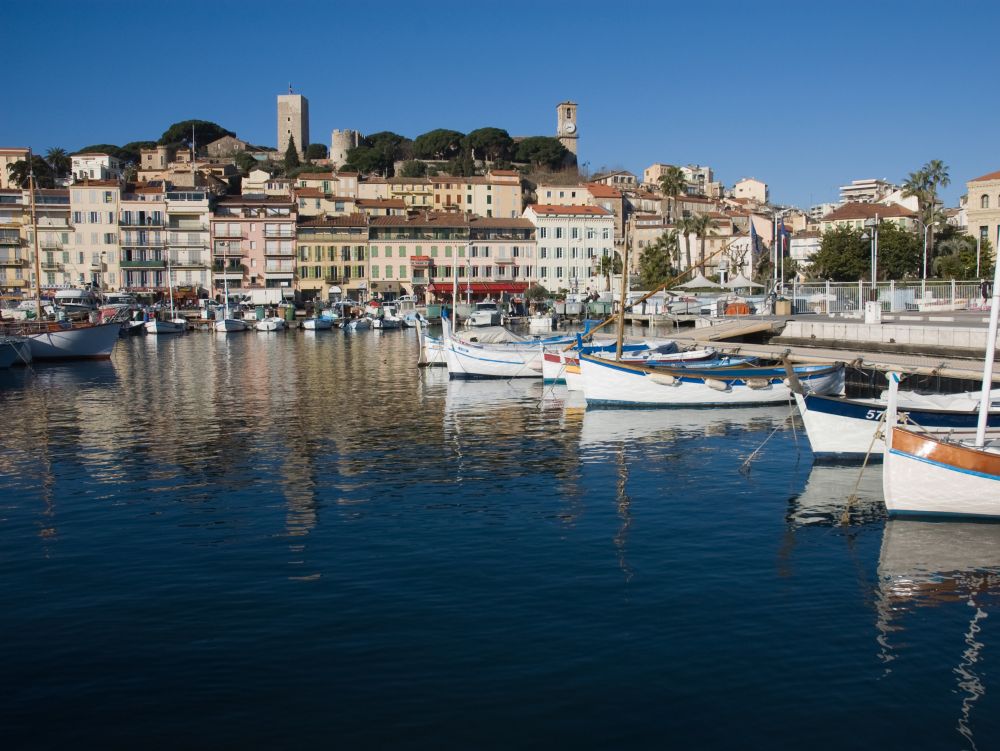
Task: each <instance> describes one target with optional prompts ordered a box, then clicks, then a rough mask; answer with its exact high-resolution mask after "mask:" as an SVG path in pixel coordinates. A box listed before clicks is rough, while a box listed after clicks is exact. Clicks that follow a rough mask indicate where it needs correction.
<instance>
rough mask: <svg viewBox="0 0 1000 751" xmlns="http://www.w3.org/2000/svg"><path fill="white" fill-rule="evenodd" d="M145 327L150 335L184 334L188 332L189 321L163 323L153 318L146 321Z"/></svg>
mask: <svg viewBox="0 0 1000 751" xmlns="http://www.w3.org/2000/svg"><path fill="white" fill-rule="evenodd" d="M144 326H145V329H146V333H148V334H183V333H184V332H185V331H187V321H184V320H170V321H162V320H160V319H159V318H153V319H152V320H149V321H146V323H145V324H144Z"/></svg>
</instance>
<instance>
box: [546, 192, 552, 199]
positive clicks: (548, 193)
mask: <svg viewBox="0 0 1000 751" xmlns="http://www.w3.org/2000/svg"><path fill="white" fill-rule="evenodd" d="M545 197H546V198H552V191H551V190H547V191H545Z"/></svg>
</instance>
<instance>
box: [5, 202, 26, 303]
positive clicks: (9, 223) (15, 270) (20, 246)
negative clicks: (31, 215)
mask: <svg viewBox="0 0 1000 751" xmlns="http://www.w3.org/2000/svg"><path fill="white" fill-rule="evenodd" d="M24 195H25V192H24V191H21V190H12V189H4V188H0V294H4V295H20V294H21V293H22V292H23V291H24V290H25V288H27V287H28V286H29V285H30V284H31V282H32V280H33V269H32V268H31V263H30V262H31V259H32V255H31V251H30V249H29V248H28V246H27V240H26V233H25V231H24V230H25V228H24V221H25V219H26V217H27V215H28V211H27V208H26V207H25V206H24V203H23V201H22V197H23V196H24Z"/></svg>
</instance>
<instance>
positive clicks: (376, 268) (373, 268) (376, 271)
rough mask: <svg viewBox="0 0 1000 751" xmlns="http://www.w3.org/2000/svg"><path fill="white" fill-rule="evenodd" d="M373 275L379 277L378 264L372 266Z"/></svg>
mask: <svg viewBox="0 0 1000 751" xmlns="http://www.w3.org/2000/svg"><path fill="white" fill-rule="evenodd" d="M372 277H373V278H376V279H377V278H378V266H372Z"/></svg>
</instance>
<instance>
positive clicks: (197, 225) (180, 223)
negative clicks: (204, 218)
mask: <svg viewBox="0 0 1000 751" xmlns="http://www.w3.org/2000/svg"><path fill="white" fill-rule="evenodd" d="M167 229H169V230H173V231H177V230H180V231H181V232H208V225H207V224H205V223H204V222H199V221H198V220H197V219H190V220H189V219H177V220H171V221H170V223H169V224H168V225H167Z"/></svg>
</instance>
